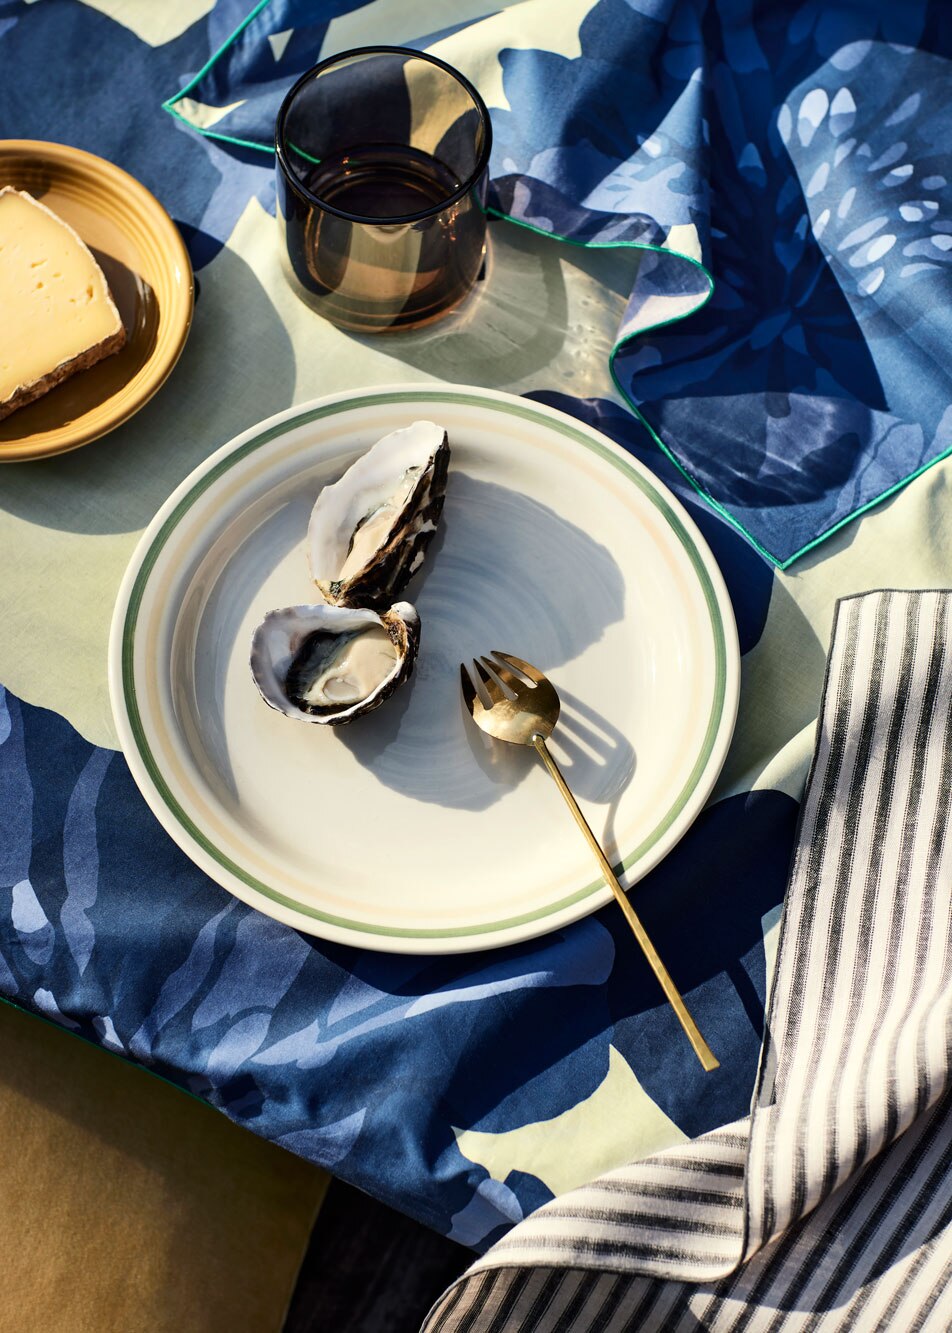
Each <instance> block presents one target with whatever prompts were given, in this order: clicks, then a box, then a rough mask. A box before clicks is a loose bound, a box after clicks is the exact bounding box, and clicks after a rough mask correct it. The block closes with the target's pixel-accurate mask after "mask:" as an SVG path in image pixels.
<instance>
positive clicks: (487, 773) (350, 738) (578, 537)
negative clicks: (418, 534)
mask: <svg viewBox="0 0 952 1333" xmlns="http://www.w3.org/2000/svg"><path fill="white" fill-rule="evenodd" d="M580 571H584V576H585V580H586V587H587V589H588V593H587V595H586V597H585V598H584V599H580V600H579V601H577V602H576V603H573V609H572V615H571V616H570V617H569V616H567V615H566V614H565V611H564V607H563V606H562V604H561V602H560V596H559V594H560V589H562V588H564V587H570V586H573V585H574V584H577V583H578V580H579V577H580ZM408 595H412V596H414V598H415V602H416V606H417V608H418V610H419V612H420V618H421V622H422V636H421V649H420V656H419V658H418V661H417V667H416V671H415V672H414V676H413V678H412V681H411V683H410V684H409V685H408V686H407V687H405V688H404V689H403V690H401V691H400V693H399V694H398V695H397V696H396V697H395V698H394V699H393V700H391V701H390V702H389V703H388V704H387V705H385V707H384V708H382V709H380V710H379V711H378V712H376V713H374V714H372V715H371V716H369V717H367V718H364V719H360V720H358V721H357V722H355V723H353V724H351V725H350V726H348V727H346V728H340V729H339V730H338V731H337V733H336V734H337V736H338V738H339V740H340V741H341V743H342V744H344V745H346V746H347V747H348V749H349V750H350V751H351V753H352V754H353V755H354V757H355V758H356V759H357V760H358V761H359V762H360V763H361V764H362V765H364V767H366V768H367V769H369V770H370V771H371V772H372V773H373V775H374V776H375V777H376V778H377V780H378V781H379V782H382V783H383V784H384V785H385V786H388V787H392V788H393V789H394V790H396V791H399V792H401V793H402V794H404V795H406V796H409V797H411V798H412V799H414V800H419V801H428V802H432V803H435V804H438V805H445V806H452V807H457V808H463V809H469V810H482V809H485V808H486V807H487V806H489V805H492V804H493V803H494V802H496V801H498V800H500V799H501V798H502V796H503V795H504V794H505V792H506V791H508V790H511V789H512V788H513V787H514V786H516V785H518V783H519V782H521V781H522V780H523V779H524V778H525V777H526V775H527V774H528V772H529V770H530V769H531V768H532V766H533V762H538V761H537V760H535V756H534V754H532V753H530V752H528V751H524V750H521V749H520V747H516V746H508V745H503V744H498V745H494V746H491V747H489V746H484V745H483V739H484V738H483V736H482V733H480V732H478V730H477V728H476V727H475V726H474V725H473V722H472V719H471V718H470V717H469V716H468V714H467V713H466V712H465V710H464V709H463V707H462V703H461V696H460V688H459V664H460V662H464V661H470V660H471V659H472V658H473V657H475V656H477V655H478V654H480V653H485V652H487V651H489V650H490V649H492V648H494V647H503V648H511V649H512V650H513V651H516V652H518V653H519V655H520V656H524V657H525V658H526V659H527V660H528V661H531V662H534V663H537V664H538V665H539V667H540V669H542V670H544V671H547V672H548V671H550V670H552V669H553V668H557V667H558V666H560V665H563V664H564V663H566V662H570V661H572V660H573V659H574V658H576V657H578V656H579V655H580V654H581V653H583V652H584V651H585V650H586V648H588V647H589V646H590V645H591V644H593V643H596V642H597V641H598V640H599V639H600V638H601V636H602V634H603V633H604V631H605V629H606V628H607V627H608V626H609V625H611V624H613V623H615V622H616V621H618V620H620V619H621V618H622V615H623V613H624V601H625V587H624V582H623V579H622V574H621V571H620V569H619V568H618V565H617V564H616V563H615V560H614V558H613V557H612V555H611V553H610V552H609V551H608V550H607V548H606V547H604V546H601V545H600V544H599V543H598V542H596V541H595V540H594V539H593V538H592V537H591V536H589V534H588V533H587V532H583V531H582V530H581V529H580V528H577V527H575V526H574V525H573V524H571V523H568V522H566V520H565V519H563V518H561V517H560V516H559V515H558V514H556V513H555V512H554V511H553V510H551V509H549V508H548V507H547V506H545V505H542V504H539V503H538V502H537V501H536V500H533V499H531V498H530V497H529V496H526V495H521V494H519V493H517V492H515V491H512V490H509V489H508V488H506V487H503V486H498V485H495V484H494V483H491V482H483V481H477V480H475V479H474V478H473V477H470V476H467V475H466V474H465V473H461V472H455V471H451V473H450V483H449V486H448V488H447V496H446V509H445V521H444V532H443V536H442V543H441V546H440V548H439V549H438V550H434V551H433V552H432V553H431V557H430V558H428V560H427V567H426V571H425V573H424V575H423V582H422V586H421V587H420V588H419V590H418V591H417V590H416V589H415V588H414V587H413V586H411V588H410V589H409V590H408ZM566 702H567V704H568V708H569V714H570V716H569V720H568V725H567V726H566V732H565V737H566V740H567V741H568V750H567V754H568V768H569V771H570V772H573V773H574V780H575V781H576V782H577V783H578V786H579V791H580V794H581V795H582V796H583V797H586V798H588V799H593V800H599V799H600V800H610V799H611V795H612V793H613V792H616V791H617V790H619V789H620V787H621V786H623V785H624V783H625V782H626V781H627V778H628V777H629V776H630V773H631V771H632V766H633V762H634V757H633V754H632V751H631V747H630V746H628V745H627V742H625V740H624V738H623V737H621V736H620V735H618V733H616V732H615V731H614V730H613V729H612V728H610V727H609V726H608V724H607V723H605V722H604V720H603V719H601V718H600V717H599V716H598V715H597V714H596V713H594V712H593V710H592V709H591V708H589V707H588V706H587V705H585V704H582V703H581V701H579V700H576V699H575V698H574V696H570V695H566ZM485 739H487V740H488V738H485ZM562 753H566V751H564V750H563V752H562ZM561 757H562V754H560V758H561Z"/></svg>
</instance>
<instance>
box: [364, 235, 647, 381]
mask: <svg viewBox="0 0 952 1333" xmlns="http://www.w3.org/2000/svg"><path fill="white" fill-rule="evenodd" d="M565 266H571V267H573V268H576V269H578V270H580V271H581V272H584V273H587V274H589V275H590V276H597V278H598V280H599V282H600V283H602V284H603V286H605V287H606V288H607V289H608V290H610V291H615V292H616V293H617V294H618V295H619V297H620V298H621V296H622V293H623V294H624V295H625V296H627V292H628V289H629V288H630V284H631V281H632V272H633V268H632V261H631V259H630V258H629V257H628V256H627V255H626V256H623V257H621V258H619V257H618V256H617V255H606V254H605V253H601V254H592V253H589V252H585V251H582V250H577V249H576V247H574V246H567V245H558V244H555V243H553V242H552V241H551V240H550V239H549V238H548V237H543V236H537V235H535V234H533V233H532V232H529V231H526V230H525V229H524V228H521V227H516V226H511V225H509V226H507V225H505V224H504V223H496V224H494V225H493V226H491V227H490V229H489V250H488V257H487V265H486V275H485V278H484V279H483V280H481V281H479V282H477V284H476V289H475V291H474V292H473V293H472V295H471V296H470V297H469V299H468V300H467V301H466V302H465V303H464V304H463V305H462V306H461V308H460V309H459V311H458V312H457V313H456V314H454V315H450V316H448V317H447V318H446V319H444V320H442V321H440V322H438V323H436V324H434V325H432V326H431V327H429V328H426V329H420V330H418V331H417V332H406V333H402V334H400V336H399V337H398V338H390V339H388V341H387V347H386V350H387V352H388V353H389V354H390V355H392V356H393V357H394V358H395V359H396V360H398V361H402V362H403V363H404V364H405V365H408V366H413V367H415V368H417V369H419V370H421V371H424V372H425V373H426V374H427V375H436V376H439V377H440V378H441V379H445V380H449V381H450V382H454V383H463V384H478V385H484V386H486V387H488V388H492V389H505V388H508V387H510V386H512V385H515V384H519V383H520V382H522V381H523V380H525V379H527V378H530V377H531V376H533V375H535V374H536V373H537V372H538V371H540V370H542V369H544V368H546V367H549V366H551V364H552V362H553V360H554V359H555V358H556V357H557V356H558V355H559V353H560V352H561V350H562V347H563V344H564V343H565V342H566V339H567V337H568V336H569V334H568V324H569V321H570V314H569V300H568V295H567V292H566V286H565ZM620 313H621V308H620V309H619V315H620ZM450 334H451V335H452V336H449V335H450ZM351 336H352V337H353V338H354V339H355V341H357V342H359V343H362V344H363V345H365V346H367V347H368V348H370V347H371V346H372V347H373V349H374V350H378V349H379V346H380V342H379V339H376V340H375V339H374V338H372V337H370V338H368V337H366V336H361V335H358V334H353V335H351Z"/></svg>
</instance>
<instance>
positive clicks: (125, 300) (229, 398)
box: [0, 248, 295, 534]
mask: <svg viewBox="0 0 952 1333" xmlns="http://www.w3.org/2000/svg"><path fill="white" fill-rule="evenodd" d="M100 259H101V260H102V259H104V260H105V263H104V268H105V270H106V274H107V277H108V279H109V282H110V284H112V283H113V282H115V284H116V286H115V287H114V289H113V290H114V291H116V295H117V299H118V301H119V303H120V313H121V314H122V316H123V320H125V319H126V318H127V317H128V318H130V319H133V320H137V321H139V323H138V324H137V325H136V332H135V334H134V336H132V337H131V338H130V345H129V346H127V348H126V349H124V350H123V351H121V352H118V353H117V354H116V355H115V356H114V357H109V358H107V359H106V361H103V362H101V363H100V364H99V365H98V366H94V367H93V368H92V369H91V370H89V371H86V372H83V374H82V375H77V376H76V377H75V380H68V381H66V383H65V384H63V385H61V386H59V387H58V388H57V389H56V390H54V392H53V393H51V394H50V395H49V402H48V404H47V407H46V408H45V409H44V408H43V404H44V401H45V400H43V399H41V400H39V402H37V403H35V404H32V405H31V406H30V407H27V408H24V409H23V417H22V418H21V423H22V422H24V421H25V420H26V416H27V414H29V413H32V412H34V411H37V412H39V411H40V410H41V409H42V410H48V411H52V410H54V408H55V410H56V411H57V412H59V411H61V410H62V409H61V408H60V407H59V406H57V405H55V404H54V400H55V399H56V396H57V395H59V394H64V395H65V397H64V400H63V401H64V402H66V403H69V402H71V401H74V400H72V399H70V398H69V394H70V393H75V394H77V395H79V394H84V395H85V394H88V393H90V392H98V390H97V389H96V386H97V384H99V383H100V380H99V379H98V378H97V377H100V376H101V377H102V383H103V385H106V384H107V383H108V382H109V377H111V376H113V375H116V374H120V372H121V373H122V375H123V376H127V375H128V373H129V366H128V365H126V363H125V362H124V361H123V358H125V357H127V356H128V357H131V358H133V359H134V358H135V357H138V356H141V355H143V354H144V349H145V348H146V347H147V346H148V345H149V337H150V336H151V337H152V339H153V340H154V338H155V327H156V326H157V320H158V309H157V307H156V305H155V302H154V300H153V301H151V303H150V301H149V298H148V293H147V292H145V291H144V289H143V288H142V285H141V280H140V279H138V278H137V277H136V275H135V274H132V273H131V272H130V271H129V270H128V269H126V270H125V273H122V272H120V270H121V269H122V267H123V266H122V265H119V266H115V263H114V261H110V259H109V256H100ZM137 283H138V284H140V285H139V286H138V287H137V286H136V284H137ZM130 303H131V304H130ZM236 311H240V312H241V314H240V316H236V313H235V312H236ZM127 327H128V326H127ZM150 330H151V333H150ZM249 367H253V373H251V374H249ZM87 376H88V377H89V378H87ZM294 384H295V360H294V349H293V347H292V344H291V340H290V338H289V337H288V333H287V330H286V329H285V327H284V325H283V324H282V322H281V320H280V318H279V316H278V314H277V312H276V311H275V309H274V306H273V305H272V303H271V299H270V297H269V296H268V294H267V292H266V291H265V289H264V287H263V286H262V285H261V283H260V282H259V280H258V278H257V277H256V276H255V274H254V272H253V271H252V269H251V268H250V267H249V265H248V264H246V263H245V261H244V260H243V259H241V258H239V256H238V255H236V254H235V253H234V252H233V251H231V250H229V249H227V248H226V249H224V250H222V251H221V253H220V254H219V256H218V258H217V259H216V261H215V263H214V265H212V266H210V267H209V268H208V269H206V270H205V272H204V273H203V274H202V300H201V302H200V304H199V305H198V306H197V307H196V314H195V321H194V323H193V326H192V330H191V334H190V336H189V340H188V342H187V344H186V346H185V350H184V351H183V353H182V357H181V360H180V361H179V363H178V365H177V366H176V368H175V370H174V371H173V372H172V374H171V376H170V377H169V379H168V381H167V382H166V384H165V385H164V386H163V387H162V388H161V389H160V390H159V392H158V393H157V394H156V396H155V397H154V398H153V399H152V400H151V401H150V402H149V403H147V404H146V405H145V406H144V407H143V408H142V410H141V411H140V412H138V413H137V414H136V415H135V417H134V418H132V420H130V421H128V422H126V423H125V424H124V425H122V426H120V427H118V428H117V429H116V430H115V431H113V432H111V433H110V434H109V435H107V436H105V437H104V438H103V439H101V440H96V441H94V442H93V443H92V444H89V445H87V446H86V447H85V448H83V449H78V450H76V451H75V452H73V453H67V454H61V455H59V456H58V457H55V458H47V459H42V460H40V461H38V462H34V463H7V464H5V465H4V468H3V486H2V489H0V507H2V508H3V509H4V510H6V511H7V512H8V513H11V514H15V515H16V516H17V517H19V518H23V519H26V520H27V521H28V522H31V523H38V524H41V525H42V526H44V527H47V528H56V529H59V530H61V531H63V532H80V533H90V534H94V533H112V532H134V531H137V530H138V529H140V528H142V527H144V526H145V525H146V523H148V522H149V520H150V519H151V518H152V516H153V514H154V513H155V511H156V510H157V509H158V508H159V506H160V505H161V504H162V502H163V501H164V500H165V499H166V498H167V497H168V495H169V494H170V493H171V492H172V491H173V490H174V489H175V487H176V486H177V485H178V483H179V482H180V481H182V480H183V478H185V477H186V476H188V474H189V472H191V471H192V469H193V468H194V467H195V466H196V465H197V464H198V463H200V462H201V461H202V459H203V458H205V457H207V455H208V454H210V453H211V452H212V451H213V450H214V449H216V448H218V447H219V445H222V444H224V443H225V442H226V441H227V440H229V439H231V438H232V437H233V436H234V435H236V434H238V433H239V431H241V430H244V429H246V428H247V427H248V426H250V425H252V424H253V423H254V422H255V421H260V420H261V419H262V418H263V417H266V416H270V415H271V414H272V413H274V412H277V411H280V409H281V408H284V407H288V406H289V405H290V403H291V401H292V399H293V396H294ZM71 386H72V387H71ZM210 386H213V388H210ZM100 401H101V400H100ZM83 403H84V407H83V410H86V408H88V407H89V406H90V405H91V402H90V400H89V399H88V398H84V399H83ZM19 416H20V413H14V414H13V415H12V416H11V417H10V418H9V422H6V423H3V424H4V425H7V426H8V428H9V429H12V426H10V425H9V423H12V422H16V420H17V417H19ZM24 429H25V426H23V425H22V424H21V425H19V426H18V427H17V433H18V434H22V433H23V430H24ZM0 438H6V437H4V436H0Z"/></svg>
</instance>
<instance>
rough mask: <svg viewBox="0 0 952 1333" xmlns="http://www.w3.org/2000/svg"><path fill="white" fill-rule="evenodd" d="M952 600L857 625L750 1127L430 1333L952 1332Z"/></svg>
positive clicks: (692, 1156)
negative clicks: (627, 1332) (659, 1332)
mask: <svg viewBox="0 0 952 1333" xmlns="http://www.w3.org/2000/svg"><path fill="white" fill-rule="evenodd" d="M950 904H952V593H943V592H893V591H885V592H876V593H867V594H864V595H862V596H859V597H855V598H849V599H846V600H844V601H842V602H841V603H840V604H839V606H838V608H837V616H836V623H835V626H834V632H833V642H832V647H831V652H830V660H829V664H828V668H827V680H826V687H825V692H824V701H823V707H822V713H821V717H820V722H819V726H818V733H817V742H816V750H815V754H814V760H813V768H812V770H811V773H810V777H809V780H808V782H807V788H806V792H805V795H804V803H803V806H802V810H801V823H800V830H799V836H798V843H797V851H796V855H795V859H794V863H793V867H792V870H791V877H790V882H789V885H788V888H787V897H786V901H785V904H784V914H783V921H782V928H781V940H780V947H779V952H778V958H777V967H776V974H775V980H774V986H773V992H772V996H771V1001H770V1006H769V1018H768V1036H767V1039H766V1041H765V1044H764V1048H763V1051H762V1054H761V1064H760V1071H759V1075H758V1080H757V1087H756V1089H755V1092H754V1097H753V1103H752V1110H751V1114H750V1116H748V1117H747V1118H746V1119H744V1120H742V1121H738V1122H737V1123H736V1124H733V1125H729V1126H726V1127H725V1128H723V1129H719V1130H716V1131H714V1132H713V1133H711V1134H708V1135H706V1136H705V1137H703V1138H701V1139H697V1140H694V1141H693V1142H691V1143H689V1144H685V1145H681V1146H679V1147H678V1148H676V1149H673V1150H669V1151H667V1152H662V1153H658V1154H656V1155H655V1156H653V1157H649V1158H647V1159H645V1160H643V1161H640V1162H635V1163H633V1164H632V1165H631V1166H629V1167H625V1168H622V1169H620V1170H617V1171H612V1172H610V1173H609V1174H608V1175H605V1176H603V1177H601V1178H600V1179H598V1180H596V1181H594V1182H593V1183H592V1184H591V1185H588V1186H586V1187H585V1188H583V1189H579V1190H575V1191H573V1192H571V1193H569V1194H566V1195H564V1196H562V1197H561V1198H558V1199H555V1200H554V1201H553V1202H551V1203H549V1204H547V1205H545V1206H544V1207H543V1208H540V1209H539V1210H538V1212H536V1213H534V1214H533V1215H532V1216H531V1217H529V1218H528V1219H527V1220H526V1221H524V1222H522V1223H521V1224H520V1225H518V1226H516V1227H515V1228H514V1229H513V1230H512V1231H511V1232H509V1234H508V1235H507V1236H505V1237H504V1238H503V1240H501V1241H500V1242H499V1243H497V1244H496V1245H495V1246H494V1247H493V1248H492V1249H491V1250H490V1251H489V1252H488V1253H487V1254H486V1255H484V1256H483V1258H481V1259H480V1260H478V1261H477V1263H476V1264H475V1265H474V1266H473V1267H472V1268H471V1269H470V1270H469V1272H468V1274H466V1275H465V1276H464V1277H463V1278H461V1279H460V1281H459V1282H458V1283H457V1284H456V1285H455V1286H453V1287H451V1288H450V1290H449V1291H448V1292H446V1293H445V1295H444V1296H443V1297H442V1298H441V1300H440V1301H439V1302H438V1303H437V1305H436V1306H435V1307H434V1309H433V1310H432V1311H431V1313H430V1316H429V1318H428V1320H427V1322H426V1325H425V1333H515V1331H518V1330H526V1331H527V1333H528V1331H529V1330H539V1331H541V1333H547V1331H548V1330H556V1331H557V1333H595V1331H596V1330H598V1333H621V1330H643V1331H644V1333H650V1331H651V1330H664V1333H698V1331H699V1330H702V1329H703V1330H715V1331H716V1333H722V1331H723V1330H731V1333H742V1331H743V1333H780V1331H781V1330H782V1333H793V1330H797V1333H800V1331H801V1330H802V1331H803V1333H807V1331H808V1330H809V1331H810V1333H812V1331H813V1330H820V1331H821V1333H828V1330H832V1329H836V1330H841V1329H842V1330H846V1329H850V1330H857V1331H858V1333H865V1331H867V1330H868V1331H869V1333H872V1331H873V1330H876V1331H877V1333H878V1331H879V1330H885V1331H886V1333H892V1330H895V1333H911V1331H912V1330H921V1331H922V1333H931V1331H932V1330H934V1333H949V1330H950V1329H952V1090H950V1086H949V1084H950V1079H949V1063H950V1062H949V1055H950V1050H949V1046H950V1021H952V910H950Z"/></svg>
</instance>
